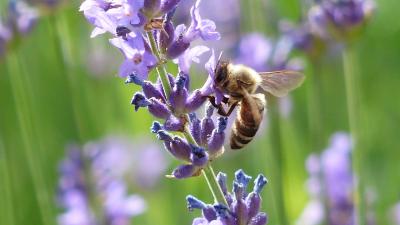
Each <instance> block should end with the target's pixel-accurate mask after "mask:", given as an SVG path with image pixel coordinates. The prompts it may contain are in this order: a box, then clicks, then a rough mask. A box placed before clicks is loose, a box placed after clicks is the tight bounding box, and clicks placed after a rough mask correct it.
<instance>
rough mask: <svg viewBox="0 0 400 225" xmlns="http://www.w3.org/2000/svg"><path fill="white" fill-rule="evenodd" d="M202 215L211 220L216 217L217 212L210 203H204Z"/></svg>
mask: <svg viewBox="0 0 400 225" xmlns="http://www.w3.org/2000/svg"><path fill="white" fill-rule="evenodd" d="M202 213H203V217H204V218H206V219H207V221H213V220H216V219H217V212H216V211H215V209H214V207H212V206H211V205H206V207H205V208H203V212H202Z"/></svg>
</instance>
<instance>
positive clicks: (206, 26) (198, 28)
mask: <svg viewBox="0 0 400 225" xmlns="http://www.w3.org/2000/svg"><path fill="white" fill-rule="evenodd" d="M200 2H201V0H197V1H196V3H195V5H194V6H193V7H192V8H191V9H190V16H191V18H192V21H191V23H190V26H189V27H188V28H186V26H185V25H184V24H180V25H178V26H177V27H176V30H175V40H174V42H172V43H171V45H170V46H169V47H168V49H167V57H168V58H171V59H174V58H177V57H178V56H180V55H181V54H183V53H184V52H185V51H186V50H187V49H188V48H189V46H190V43H191V42H193V41H194V40H196V39H198V38H201V39H203V40H205V41H208V40H219V39H220V35H219V33H218V32H217V31H216V26H215V23H214V22H213V21H211V20H208V19H202V18H201V16H200V13H199V5H200Z"/></svg>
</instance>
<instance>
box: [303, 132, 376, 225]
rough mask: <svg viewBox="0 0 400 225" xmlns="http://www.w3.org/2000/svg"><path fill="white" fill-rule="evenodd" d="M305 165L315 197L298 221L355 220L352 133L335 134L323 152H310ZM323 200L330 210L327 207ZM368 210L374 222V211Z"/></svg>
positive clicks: (336, 224) (337, 224)
mask: <svg viewBox="0 0 400 225" xmlns="http://www.w3.org/2000/svg"><path fill="white" fill-rule="evenodd" d="M306 168H307V170H308V172H309V174H310V178H309V179H308V181H307V188H308V191H309V193H310V195H311V197H312V198H311V201H310V202H309V203H308V205H307V206H306V208H305V209H304V210H303V213H302V215H301V216H300V218H299V219H298V220H297V222H296V224H298V225H300V224H316V225H317V224H321V223H322V222H323V221H324V218H326V219H327V220H328V222H329V223H328V224H330V225H342V224H349V225H351V224H355V223H354V219H355V217H354V216H355V215H354V202H353V198H352V195H353V189H354V184H353V180H354V178H353V172H352V168H351V140H350V136H349V135H348V134H346V133H341V132H339V133H336V134H334V135H333V136H332V138H331V144H330V146H329V147H328V148H327V149H325V150H324V151H323V152H322V154H321V155H320V156H318V155H316V154H312V155H311V156H309V158H308V159H307V163H306ZM324 200H325V201H326V202H327V210H328V211H325V209H324V205H323V201H324ZM370 204H371V203H370ZM369 214H370V218H369V222H368V224H370V225H372V224H375V223H374V220H373V213H372V212H369ZM371 215H372V216H371Z"/></svg>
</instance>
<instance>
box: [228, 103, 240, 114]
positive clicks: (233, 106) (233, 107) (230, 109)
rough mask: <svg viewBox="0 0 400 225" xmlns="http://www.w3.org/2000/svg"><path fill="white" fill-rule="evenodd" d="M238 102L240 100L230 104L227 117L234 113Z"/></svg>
mask: <svg viewBox="0 0 400 225" xmlns="http://www.w3.org/2000/svg"><path fill="white" fill-rule="evenodd" d="M238 103H239V102H238V101H236V102H234V103H233V104H232V105H231V106H230V108H229V110H228V112H227V113H226V114H225V116H226V117H228V116H230V115H231V114H232V112H233V110H234V109H235V108H236V106H237V105H238Z"/></svg>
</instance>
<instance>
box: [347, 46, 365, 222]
mask: <svg viewBox="0 0 400 225" xmlns="http://www.w3.org/2000/svg"><path fill="white" fill-rule="evenodd" d="M342 58H343V69H344V78H345V85H346V98H347V110H348V120H349V127H350V133H351V138H352V145H353V159H352V160H353V162H352V166H353V172H354V174H355V176H354V179H355V180H354V185H355V188H354V200H355V201H354V204H355V205H354V207H355V212H356V217H355V218H356V222H357V224H366V218H365V199H364V197H363V196H365V195H364V177H363V175H362V160H363V155H362V152H361V149H362V146H361V145H362V141H363V140H362V137H361V127H360V125H361V124H360V117H361V113H360V106H361V101H360V89H359V88H358V84H359V81H358V75H359V73H358V72H359V70H358V62H357V57H356V53H355V51H354V46H352V45H348V46H346V47H345V48H344V50H343V56H342Z"/></svg>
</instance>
